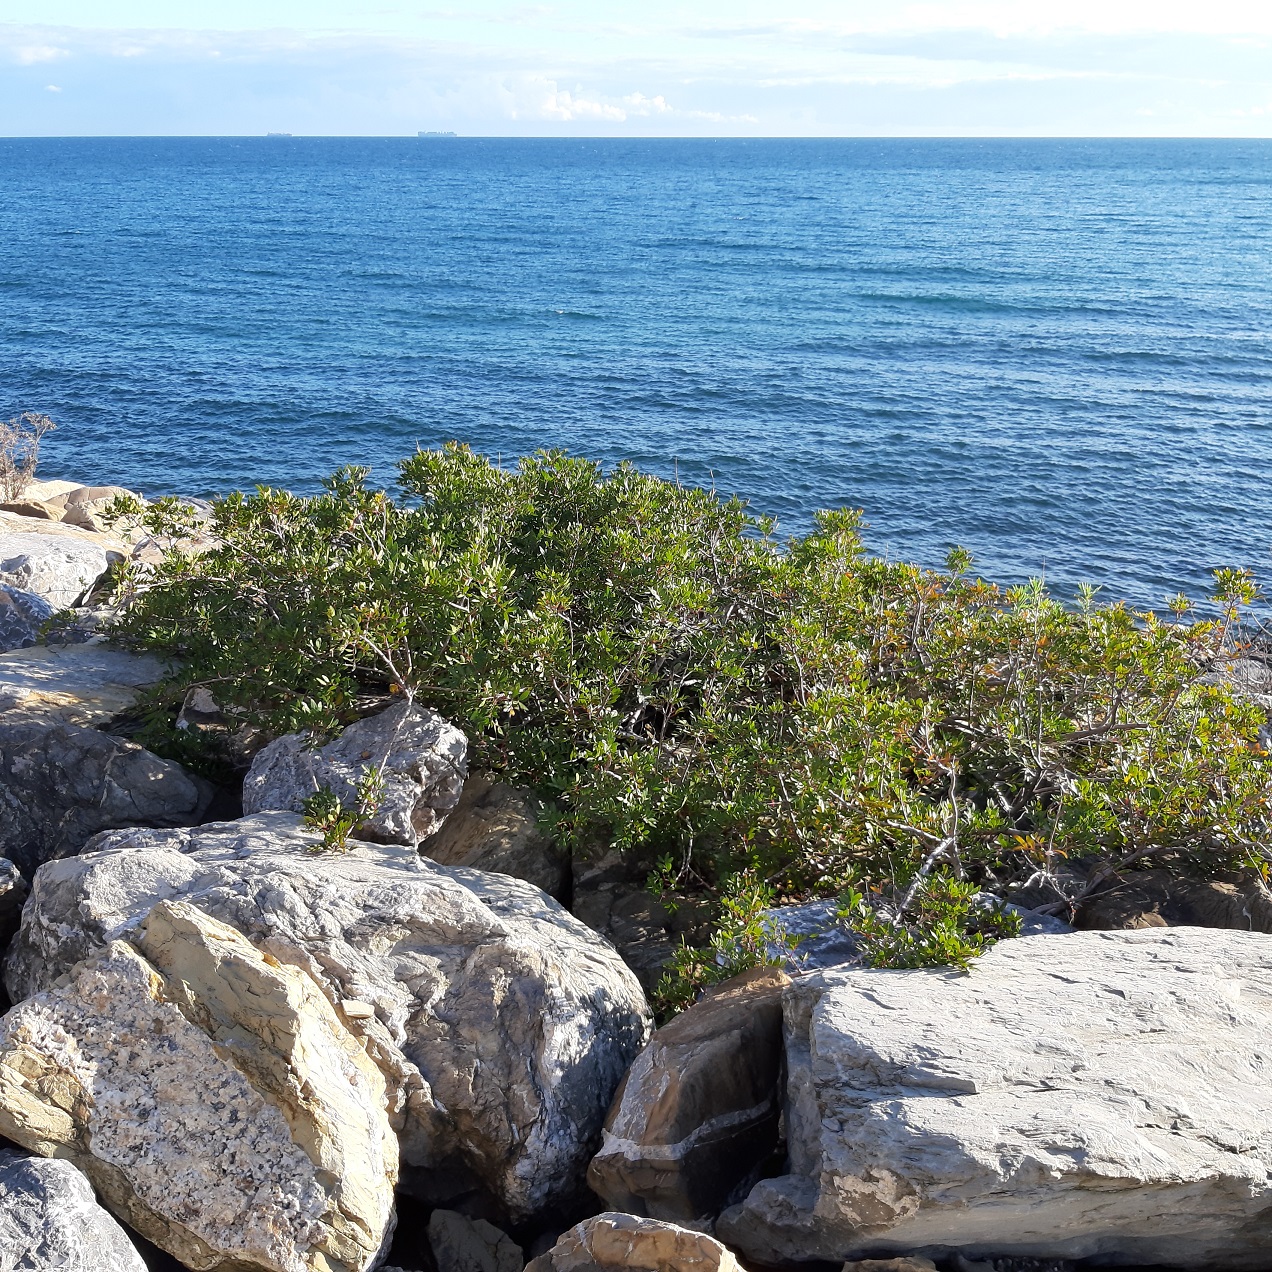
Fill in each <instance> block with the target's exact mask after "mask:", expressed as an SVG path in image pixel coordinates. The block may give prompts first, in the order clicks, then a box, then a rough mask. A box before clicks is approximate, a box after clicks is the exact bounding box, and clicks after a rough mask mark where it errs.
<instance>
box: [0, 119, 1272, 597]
mask: <svg viewBox="0 0 1272 1272" xmlns="http://www.w3.org/2000/svg"><path fill="white" fill-rule="evenodd" d="M0 170H2V171H3V176H4V184H5V197H4V198H3V199H2V200H0V244H3V249H4V250H3V253H2V254H0V371H2V372H3V374H2V375H0V398H3V401H0V413H3V414H5V415H11V414H14V413H16V412H17V411H19V410H25V409H35V410H41V411H47V412H48V413H49V414H51V415H53V416H54V417H55V419H56V420H57V421H58V422H59V424H60V425H61V429H60V431H59V432H58V433H57V434H55V435H54V437H53V438H52V439H51V441H50V443H49V444H48V447H47V451H46V463H45V465H44V467H43V470H42V471H43V473H44V474H45V475H47V476H59V475H66V476H72V477H76V478H81V479H85V480H92V481H95V482H104V481H110V482H119V483H121V484H124V485H128V486H132V487H135V488H139V489H142V490H145V491H147V492H152V493H156V492H162V491H182V492H186V493H208V492H215V491H222V490H226V489H229V488H232V487H240V486H250V485H252V484H254V483H256V482H258V481H261V482H268V483H275V484H282V485H287V486H290V487H293V488H296V489H304V490H309V489H313V488H314V486H315V485H316V483H317V482H318V481H319V479H320V478H321V476H322V475H323V474H324V473H326V472H328V471H329V470H331V469H332V468H333V467H335V466H336V465H339V464H343V463H350V462H356V463H368V464H371V465H373V466H374V467H375V468H376V470H377V472H378V473H379V474H380V475H381V476H383V477H385V478H386V479H387V478H388V477H390V476H391V461H392V460H393V459H394V458H396V457H398V456H400V455H403V454H405V453H407V452H409V451H410V450H411V449H412V448H413V447H414V446H415V445H416V444H417V443H419V444H420V445H424V446H433V445H437V444H439V443H441V442H442V441H444V440H446V439H448V438H460V439H462V440H464V441H467V442H470V443H471V444H472V445H473V446H474V447H476V448H478V449H481V450H486V451H489V452H491V453H498V454H500V455H502V456H503V457H504V458H509V457H512V456H515V455H518V454H522V453H524V452H526V451H529V450H532V449H534V448H536V447H540V446H565V447H568V448H569V449H571V450H574V451H578V452H583V453H586V454H589V455H592V456H594V457H597V458H600V459H603V460H606V461H613V460H615V459H618V458H622V457H626V458H631V459H633V460H635V461H636V462H637V463H638V464H640V465H642V466H645V467H648V468H651V469H654V470H656V471H659V472H662V473H667V474H673V473H678V474H679V475H680V477H681V478H682V479H683V480H686V481H694V482H704V483H709V482H712V481H714V483H715V484H716V486H717V487H718V488H719V489H721V490H723V491H727V492H730V493H733V492H736V493H738V494H741V495H742V496H744V497H746V498H747V499H749V500H751V501H752V503H753V504H754V505H755V506H756V508H757V509H759V510H761V511H764V512H768V513H772V514H775V515H776V516H777V517H778V518H779V520H780V522H781V523H782V525H783V526H785V527H786V528H787V529H789V530H792V531H798V530H801V529H804V528H806V526H807V524H808V518H809V514H810V512H811V510H812V509H814V508H816V507H821V506H837V505H841V504H851V505H854V506H859V507H863V508H865V510H866V514H867V517H868V520H869V521H870V524H871V529H870V531H869V538H870V542H871V544H872V545H873V546H874V547H875V548H876V549H878V550H880V551H885V552H889V553H891V554H892V555H894V556H903V557H907V558H914V559H918V560H921V561H924V562H927V563H936V562H938V561H939V560H940V559H941V557H942V556H943V554H944V552H945V550H946V548H947V547H949V546H950V545H951V544H954V543H962V544H964V545H966V546H967V547H969V548H970V549H971V550H972V551H973V552H974V553H975V555H976V557H977V559H978V562H979V564H980V566H981V568H982V569H983V570H984V571H985V572H986V573H988V574H991V575H993V576H995V577H1000V578H1005V579H1023V578H1026V577H1028V576H1030V575H1034V574H1039V573H1044V572H1045V574H1046V577H1047V578H1048V579H1049V580H1050V581H1051V582H1052V583H1053V584H1054V585H1055V586H1056V587H1057V588H1059V589H1060V590H1063V591H1067V590H1069V589H1071V588H1072V587H1073V586H1075V585H1076V584H1077V583H1078V582H1081V581H1084V580H1085V581H1093V582H1097V583H1103V584H1105V585H1106V586H1107V590H1108V594H1114V595H1118V596H1126V597H1128V598H1130V599H1132V600H1135V601H1138V602H1148V603H1152V602H1157V601H1159V600H1160V599H1161V597H1162V596H1163V595H1165V594H1166V593H1168V592H1174V591H1176V590H1178V589H1180V588H1182V589H1184V590H1186V591H1189V592H1191V593H1193V594H1199V593H1200V592H1202V591H1203V590H1204V588H1205V585H1206V579H1207V571H1208V570H1209V569H1210V568H1212V567H1214V566H1215V565H1219V564H1241V565H1250V566H1253V567H1255V568H1256V569H1258V570H1260V571H1261V572H1262V573H1263V574H1264V576H1265V577H1266V578H1268V580H1269V581H1270V582H1272V558H1270V554H1269V549H1270V548H1272V480H1270V479H1272V422H1270V420H1272V397H1270V390H1272V143H1265V142H1231V141H1220V142H1192V141H1179V142H1140V141H1124V142H1119V141H1112V142H1109V141H1094V142H1088V141H1072V142H1066V141H1048V142H1032V141H1001V142H983V141H953V142H951V141H732V140H731V141H586V140H583V141H555V140H553V141H547V140H545V141H527V140H517V141H509V140H466V139H459V140H431V141H430V140H415V139H410V140H407V139H383V140H375V139H303V138H296V139H264V138H261V139H196V140H128V139H120V140H0Z"/></svg>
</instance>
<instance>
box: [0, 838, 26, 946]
mask: <svg viewBox="0 0 1272 1272" xmlns="http://www.w3.org/2000/svg"><path fill="white" fill-rule="evenodd" d="M29 892H30V889H29V888H28V887H27V881H26V880H25V879H24V878H23V877H22V875H21V873H20V872H19V870H18V868H17V866H15V865H14V864H13V862H11V861H9V860H8V859H7V858H6V857H0V949H3V948H4V947H5V946H6V945H8V944H9V942H10V941H11V940H13V937H14V933H16V932H17V930H18V924H19V923H20V922H21V921H22V907H23V906H24V905H25V904H26V899H27V894H28V893H29Z"/></svg>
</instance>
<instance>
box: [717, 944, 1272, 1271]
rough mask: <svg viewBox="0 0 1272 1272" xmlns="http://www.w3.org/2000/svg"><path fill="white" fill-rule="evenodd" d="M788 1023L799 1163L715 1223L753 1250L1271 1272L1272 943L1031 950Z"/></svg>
mask: <svg viewBox="0 0 1272 1272" xmlns="http://www.w3.org/2000/svg"><path fill="white" fill-rule="evenodd" d="M784 1010H785V1020H786V1035H787V1060H788V1065H789V1074H790V1077H789V1087H788V1105H787V1126H788V1144H789V1150H790V1169H791V1173H790V1174H789V1175H786V1176H783V1177H780V1178H777V1179H771V1180H764V1181H762V1182H760V1183H759V1184H757V1185H756V1186H755V1188H754V1189H752V1191H751V1193H750V1194H749V1195H748V1197H747V1199H746V1201H745V1202H744V1203H742V1204H741V1205H740V1206H736V1207H733V1208H732V1209H730V1210H728V1211H726V1212H725V1213H724V1215H723V1216H721V1219H720V1221H719V1223H718V1226H717V1231H718V1233H719V1235H720V1236H721V1237H722V1239H724V1240H726V1241H728V1242H729V1243H730V1244H731V1245H733V1246H734V1247H735V1248H737V1249H740V1250H741V1251H742V1253H743V1255H744V1256H749V1257H750V1258H751V1259H753V1260H755V1261H757V1262H762V1263H769V1264H780V1263H784V1262H786V1261H788V1260H795V1261H799V1260H808V1259H825V1260H834V1261H836V1262H838V1261H841V1260H848V1259H860V1258H866V1257H886V1256H888V1255H892V1254H919V1255H929V1256H931V1257H941V1256H942V1255H946V1254H949V1253H958V1254H961V1255H963V1256H965V1257H968V1258H971V1259H977V1258H985V1257H995V1256H1000V1257H1003V1256H1012V1257H1033V1258H1043V1259H1086V1258H1092V1259H1097V1260H1099V1261H1100V1262H1102V1263H1108V1264H1157V1265H1174V1266H1184V1267H1199V1268H1215V1269H1218V1268H1224V1269H1243V1268H1250V1269H1254V1268H1265V1267H1266V1266H1267V1264H1268V1258H1269V1239H1270V1238H1269V1234H1270V1233H1272V1082H1270V1080H1269V1079H1270V1078H1272V1042H1270V1039H1272V937H1268V936H1265V935H1262V934H1258V933H1249V932H1231V931H1209V930H1205V929H1200V928H1174V929H1166V930H1161V929H1156V930H1146V931H1136V932H1080V933H1073V934H1069V935H1064V936H1037V937H1027V938H1022V939H1019V940H1012V941H1003V942H1001V943H1000V944H998V945H996V946H995V947H994V948H993V949H992V950H991V951H990V952H989V953H988V954H986V955H985V956H984V957H983V958H981V959H980V960H978V962H977V963H976V964H975V966H974V967H973V970H972V972H971V974H970V975H961V974H957V973H953V972H947V971H938V970H932V971H864V970H840V971H833V970H832V971H826V972H822V973H818V974H816V975H812V976H808V977H805V978H801V979H797V980H796V981H795V982H794V984H793V985H792V986H791V987H790V989H788V990H787V991H786V998H785V1004H784Z"/></svg>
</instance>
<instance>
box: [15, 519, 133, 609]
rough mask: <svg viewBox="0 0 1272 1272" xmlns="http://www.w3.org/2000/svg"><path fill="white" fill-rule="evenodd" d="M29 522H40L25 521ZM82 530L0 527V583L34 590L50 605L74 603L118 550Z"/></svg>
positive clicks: (57, 607) (95, 579) (64, 607)
mask: <svg viewBox="0 0 1272 1272" xmlns="http://www.w3.org/2000/svg"><path fill="white" fill-rule="evenodd" d="M29 524H31V525H37V524H40V523H38V522H29ZM94 537H95V536H91V535H89V534H86V533H85V532H83V531H79V532H76V533H74V534H66V533H62V534H54V533H51V532H50V531H49V530H46V529H45V528H43V526H41V529H40V531H39V532H28V533H13V532H9V531H0V587H9V588H18V589H20V590H21V591H23V592H34V593H35V594H36V596H38V597H40V598H41V599H42V600H45V601H47V602H48V603H49V604H50V605H51V606H53V608H54V609H67V608H69V607H70V606H72V605H74V604H75V603H76V601H78V600H79V598H80V597H81V596H83V595H84V593H85V592H87V591H88V589H89V588H90V587H92V585H93V584H94V583H96V582H97V580H98V579H99V578H101V576H102V575H103V574H105V573H106V571H107V569H108V568H109V566H110V563H111V561H112V560H119V559H121V555H122V554H120V553H118V552H113V553H112V552H108V550H107V548H106V546H104V544H103V543H97V542H94V541H93V539H94Z"/></svg>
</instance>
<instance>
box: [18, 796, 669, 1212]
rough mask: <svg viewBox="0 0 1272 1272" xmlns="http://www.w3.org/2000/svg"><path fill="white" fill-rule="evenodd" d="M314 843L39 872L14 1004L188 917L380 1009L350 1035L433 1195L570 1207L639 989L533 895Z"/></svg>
mask: <svg viewBox="0 0 1272 1272" xmlns="http://www.w3.org/2000/svg"><path fill="white" fill-rule="evenodd" d="M317 842H318V836H317V835H316V834H314V833H313V832H311V831H308V830H306V829H305V828H304V827H303V825H302V824H301V821H300V818H298V817H296V816H295V815H294V814H291V813H280V812H272V813H261V814H257V815H256V816H255V817H250V818H245V819H243V820H242V821H239V822H224V823H219V824H212V825H206V826H198V827H195V828H194V829H191V830H173V831H128V832H119V833H115V834H110V835H101V836H99V837H97V838H96V839H95V840H93V841H92V843H90V844H89V845H88V846H87V849H86V852H85V855H83V856H80V857H76V858H68V859H66V860H62V861H55V862H50V863H49V864H48V865H46V866H45V867H44V868H43V869H42V870H41V871H40V872H39V875H38V876H37V878H36V881H35V885H34V888H33V891H32V897H31V899H30V900H29V901H28V902H27V906H26V909H25V911H24V913H23V924H22V930H21V932H20V933H19V935H18V937H17V939H16V940H15V941H14V943H13V947H12V949H11V951H10V955H9V959H8V963H7V969H6V981H7V983H8V985H9V988H10V993H11V995H12V996H13V997H14V998H15V1000H16V999H18V998H23V997H26V996H27V995H29V994H32V993H35V992H37V991H40V990H44V989H47V988H48V987H49V986H50V985H52V983H53V982H54V980H55V979H56V978H57V977H58V976H59V975H61V974H62V973H63V972H65V971H66V970H67V969H68V968H70V967H72V966H73V965H74V964H75V963H77V962H78V961H80V960H81V959H83V958H85V957H86V956H88V955H90V954H92V953H94V952H95V951H97V950H99V949H101V948H102V947H103V946H104V945H105V944H106V943H107V942H108V941H110V940H113V939H116V938H118V937H120V936H121V935H122V934H124V933H126V932H128V931H131V930H132V929H133V928H134V927H135V925H136V924H137V923H138V922H139V920H140V919H141V918H143V917H144V915H145V914H146V913H147V912H148V911H149V910H150V908H151V907H152V906H153V905H154V904H155V903H156V902H157V901H159V900H161V899H165V898H181V899H184V900H187V901H190V902H192V903H193V904H195V905H197V906H198V907H199V908H200V909H201V910H203V911H205V912H206V913H208V914H211V915H213V916H214V917H216V918H218V919H220V920H222V921H224V922H227V923H229V924H231V925H232V926H234V927H235V928H237V929H238V930H239V931H241V932H243V933H244V934H245V935H247V936H248V937H249V938H250V939H252V940H253V941H254V942H255V943H256V944H257V945H258V946H259V947H260V948H261V949H263V950H266V951H267V952H268V953H269V954H270V955H271V956H272V957H274V958H277V959H279V960H281V961H282V962H284V963H288V964H290V965H293V966H297V967H300V968H303V969H304V970H306V971H308V972H309V973H310V974H311V975H312V976H313V977H314V979H315V980H316V981H318V982H319V983H320V984H321V985H322V986H323V988H324V990H325V991H326V993H327V994H328V996H329V997H330V998H331V1000H332V1001H333V1002H335V1003H348V1002H350V1001H352V1002H353V1003H356V1004H359V1005H361V1006H362V1007H364V1008H370V1013H369V1015H370V1018H369V1019H365V1020H358V1021H354V1020H352V1018H350V1020H351V1027H353V1026H354V1025H356V1027H357V1029H358V1031H359V1033H360V1035H361V1036H362V1037H363V1039H364V1042H365V1043H366V1045H368V1046H373V1047H374V1048H377V1049H378V1050H377V1054H381V1055H383V1056H385V1057H386V1058H385V1060H384V1063H385V1064H386V1065H388V1064H389V1063H390V1062H391V1061H392V1057H393V1056H396V1057H397V1058H398V1061H397V1062H398V1063H400V1065H401V1066H402V1069H403V1074H402V1078H401V1084H400V1090H399V1091H398V1093H397V1096H396V1097H395V1098H397V1099H398V1101H399V1104H401V1106H402V1107H401V1109H400V1111H399V1112H398V1113H396V1114H395V1117H397V1118H398V1120H399V1121H400V1123H401V1138H402V1147H403V1159H404V1161H405V1162H406V1163H408V1164H409V1165H411V1166H413V1167H414V1168H416V1172H415V1174H416V1175H418V1180H419V1189H424V1188H426V1187H429V1188H433V1189H434V1194H433V1195H436V1196H441V1197H445V1196H448V1195H449V1196H455V1195H457V1194H458V1193H459V1192H461V1191H463V1190H464V1189H470V1188H481V1189H484V1190H485V1191H486V1192H487V1193H488V1194H489V1195H491V1196H492V1197H493V1198H494V1200H495V1201H497V1202H498V1204H499V1205H500V1206H501V1207H502V1209H503V1211H504V1212H506V1213H507V1214H508V1215H509V1216H510V1217H511V1218H513V1219H519V1218H522V1217H524V1216H527V1215H530V1214H532V1213H534V1212H535V1211H538V1210H542V1209H545V1208H547V1207H549V1206H551V1205H554V1204H558V1203H564V1202H566V1201H568V1200H571V1199H572V1198H573V1196H574V1194H575V1193H576V1192H578V1191H580V1190H581V1188H582V1186H583V1184H582V1181H583V1176H584V1172H585V1171H586V1168H587V1163H588V1161H589V1160H590V1158H591V1156H592V1154H593V1153H594V1152H595V1151H596V1148H597V1146H598V1142H599V1139H600V1130H601V1125H602V1122H603V1121H604V1118H605V1113H606V1110H607V1109H608V1107H609V1104H610V1101H611V1099H612V1097H613V1094H614V1091H615V1090H616V1088H617V1087H618V1084H619V1081H620V1080H621V1078H622V1076H623V1074H624V1073H625V1072H626V1070H627V1067H628V1065H629V1064H630V1063H631V1061H632V1059H633V1058H634V1057H635V1055H636V1053H637V1052H638V1051H639V1050H640V1048H641V1046H642V1045H643V1044H644V1042H645V1039H646V1037H647V1034H648V1009H647V1007H646V1004H645V1001H644V996H643V994H642V993H641V990H640V986H639V985H638V984H637V982H636V981H635V979H634V978H633V977H632V975H631V973H630V972H628V971H627V969H626V968H625V967H624V966H623V964H622V962H621V961H620V960H619V958H618V957H617V955H616V954H615V953H614V951H613V950H612V949H611V948H610V947H609V946H607V945H606V944H605V942H604V941H602V940H600V939H599V938H598V937H596V936H595V935H594V934H592V933H591V932H589V931H588V930H587V929H586V928H585V927H584V926H583V925H582V924H581V923H579V922H577V921H576V920H575V919H574V918H572V917H571V916H570V915H569V914H568V913H567V912H566V911H565V910H563V909H562V908H561V906H559V905H558V904H557V903H556V902H555V901H553V900H552V899H551V898H549V897H547V896H545V895H544V894H543V893H541V892H540V891H539V890H538V889H537V888H533V887H531V886H530V885H529V884H526V883H522V882H520V881H518V880H515V879H509V878H507V877H506V876H504V875H495V874H485V873H482V872H480V871H475V870H464V869H460V868H457V867H447V866H439V865H437V864H435V863H433V862H430V861H428V860H427V859H426V858H421V857H420V856H419V855H418V853H416V852H415V851H414V850H413V849H410V848H407V847H404V846H400V845H392V844H388V845H380V844H371V843H360V842H357V841H353V843H352V846H351V848H350V850H349V851H347V852H344V853H316V852H314V851H313V849H314V845H315V844H316V843H317ZM346 1016H348V1013H347V1012H346ZM421 1075H422V1076H421ZM414 1187H415V1185H413V1188H414ZM447 1190H449V1191H447ZM433 1204H441V1203H440V1202H439V1201H435V1202H434V1203H433Z"/></svg>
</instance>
